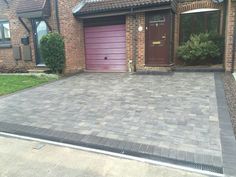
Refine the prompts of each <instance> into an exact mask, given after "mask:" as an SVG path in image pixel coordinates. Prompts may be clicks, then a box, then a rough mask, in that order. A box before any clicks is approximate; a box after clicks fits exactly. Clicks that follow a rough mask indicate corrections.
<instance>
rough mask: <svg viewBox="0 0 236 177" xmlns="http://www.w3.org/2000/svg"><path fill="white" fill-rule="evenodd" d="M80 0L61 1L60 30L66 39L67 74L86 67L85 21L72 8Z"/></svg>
mask: <svg viewBox="0 0 236 177" xmlns="http://www.w3.org/2000/svg"><path fill="white" fill-rule="evenodd" d="M78 2H79V1H78V0H71V1H67V0H60V1H59V19H60V31H61V35H62V36H63V37H64V40H65V52H66V68H65V72H66V73H67V74H69V73H75V72H77V71H79V70H81V69H84V67H85V66H84V65H85V59H84V38H83V36H84V32H83V23H82V21H81V20H77V19H76V18H75V17H74V16H73V14H72V8H73V7H74V6H76V5H77V3H78Z"/></svg>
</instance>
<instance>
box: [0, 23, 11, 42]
mask: <svg viewBox="0 0 236 177" xmlns="http://www.w3.org/2000/svg"><path fill="white" fill-rule="evenodd" d="M10 40H11V34H10V26H9V22H8V21H1V20H0V43H9V42H10Z"/></svg>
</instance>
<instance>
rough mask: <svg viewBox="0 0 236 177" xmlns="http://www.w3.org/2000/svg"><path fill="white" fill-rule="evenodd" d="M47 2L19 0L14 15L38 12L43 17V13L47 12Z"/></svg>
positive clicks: (44, 0)
mask: <svg viewBox="0 0 236 177" xmlns="http://www.w3.org/2000/svg"><path fill="white" fill-rule="evenodd" d="M48 5H49V3H48V0H21V1H19V4H18V6H17V8H16V13H17V14H18V15H21V14H26V13H32V12H40V14H42V15H43V12H44V11H45V10H46V11H47V10H48Z"/></svg>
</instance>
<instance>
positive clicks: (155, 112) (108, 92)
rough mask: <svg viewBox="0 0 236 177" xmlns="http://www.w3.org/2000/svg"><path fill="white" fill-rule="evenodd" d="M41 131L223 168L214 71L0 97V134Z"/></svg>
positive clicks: (126, 77)
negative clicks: (1, 132) (2, 132)
mask: <svg viewBox="0 0 236 177" xmlns="http://www.w3.org/2000/svg"><path fill="white" fill-rule="evenodd" d="M36 128H37V129H36ZM43 130H44V133H45V135H46V136H45V137H50V136H52V137H53V132H54V133H55V132H57V133H58V134H57V135H56V133H55V135H54V136H58V137H60V136H62V135H63V138H62V139H64V140H65V139H66V135H65V134H66V133H68V135H70V136H67V138H71V139H72V138H74V139H75V140H78V141H79V142H80V143H81V142H83V143H82V145H83V144H85V145H86V143H87V144H93V145H98V146H97V147H98V148H100V147H104V148H105V147H109V146H110V147H112V146H113V149H114V148H120V149H121V150H125V149H128V150H132V149H134V150H133V151H132V152H143V154H145V153H146V154H149V155H150V154H151V155H157V156H160V157H167V158H169V159H177V160H183V161H187V162H193V163H199V164H207V165H212V166H217V167H221V166H222V160H221V159H222V155H221V154H222V153H221V141H220V129H219V119H218V112H217V100H216V91H215V80H214V73H174V74H172V75H130V74H127V73H125V74H120V73H119V74H116V73H113V74H111V73H109V74H108V73H104V74H101V73H100V74H98V73H84V74H80V75H77V76H73V77H69V78H67V79H63V80H59V81H56V82H54V83H51V84H48V85H44V86H41V87H38V88H34V89H29V90H26V91H23V92H19V93H16V94H13V95H9V96H6V97H2V98H0V131H6V132H13V133H19V134H23V135H24V134H26V135H27V133H29V134H30V133H31V135H36V134H37V133H39V134H40V133H41V134H43V132H42V131H43ZM33 131H35V132H33ZM40 131H41V132H40ZM50 133H51V134H50ZM63 133H64V134H63ZM70 133H71V134H70ZM48 134H49V135H48ZM47 135H48V136H47ZM72 135H73V136H74V137H73V136H72ZM76 135H78V136H77V137H76ZM62 139H61V141H62ZM59 141H60V139H59ZM71 142H72V141H71ZM73 142H75V141H73ZM124 142H125V143H124ZM109 143H110V144H109ZM129 143H130V144H129ZM99 145H100V146H99ZM101 145H103V146H101ZM128 145H129V147H127V146H128ZM95 147H96V146H95ZM110 149H111V150H112V148H110ZM108 150H109V148H108ZM148 157H151V156H148Z"/></svg>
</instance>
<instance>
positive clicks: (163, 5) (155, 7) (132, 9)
mask: <svg viewBox="0 0 236 177" xmlns="http://www.w3.org/2000/svg"><path fill="white" fill-rule="evenodd" d="M85 4H86V3H85ZM85 4H84V2H83V1H82V2H81V3H80V4H78V5H77V6H75V8H74V9H73V10H72V12H73V14H74V16H78V17H80V16H82V17H83V16H90V15H94V16H96V15H99V14H112V13H119V12H122V13H123V15H125V14H130V12H132V13H134V12H136V13H137V12H146V11H155V10H162V9H170V8H172V7H171V2H162V3H158V4H156V5H153V4H152V5H150V4H149V5H143V6H138V7H120V8H116V9H103V10H97V11H93V12H80V9H82V8H83V6H84V5H85Z"/></svg>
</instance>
